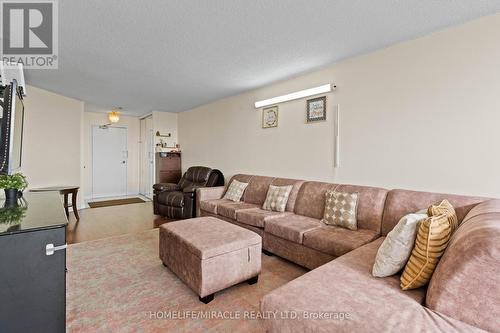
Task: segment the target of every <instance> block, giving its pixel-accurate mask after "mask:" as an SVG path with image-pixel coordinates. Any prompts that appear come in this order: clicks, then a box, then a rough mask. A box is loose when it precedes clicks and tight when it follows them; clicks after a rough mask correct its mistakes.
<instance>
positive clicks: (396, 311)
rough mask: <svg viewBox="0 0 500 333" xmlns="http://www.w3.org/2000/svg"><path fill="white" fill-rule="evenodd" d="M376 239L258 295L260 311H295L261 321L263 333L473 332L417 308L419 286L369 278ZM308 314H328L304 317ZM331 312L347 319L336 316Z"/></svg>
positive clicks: (420, 298)
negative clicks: (406, 288) (407, 287)
mask: <svg viewBox="0 0 500 333" xmlns="http://www.w3.org/2000/svg"><path fill="white" fill-rule="evenodd" d="M381 243H382V238H379V239H377V240H376V241H374V242H372V243H369V244H367V245H365V246H363V247H361V248H359V249H356V250H354V251H352V252H350V253H348V254H346V255H344V256H342V257H340V258H338V259H335V260H333V261H331V262H329V263H327V264H325V265H323V266H321V267H318V268H317V269H315V270H313V271H310V272H309V273H306V274H304V275H302V276H301V277H299V278H297V279H295V280H293V281H291V282H289V283H287V284H286V285H284V286H282V287H280V288H278V289H275V290H273V291H272V292H271V293H269V294H267V295H266V296H264V298H263V299H262V301H261V307H260V308H261V311H263V313H278V314H280V313H286V311H289V312H288V313H294V314H296V315H297V318H296V319H286V318H284V316H280V315H278V316H277V317H276V318H273V317H272V316H271V318H270V319H267V320H264V321H263V323H264V326H265V328H266V330H267V332H269V333H274V332H290V333H291V332H450V331H453V332H457V331H458V332H475V331H478V330H477V329H475V328H474V327H471V326H469V325H467V324H465V323H462V322H459V321H457V320H455V319H451V318H448V317H446V316H443V315H440V314H438V313H435V312H433V311H430V310H429V309H426V308H425V307H423V306H422V305H421V303H422V302H423V300H424V298H425V289H415V290H411V291H402V290H401V289H400V288H399V277H398V276H391V277H387V278H382V279H381V278H375V277H373V276H372V275H371V268H372V266H373V262H374V259H375V254H376V253H377V249H378V247H379V246H380V244H381ZM308 314H309V315H310V316H311V315H314V314H326V315H329V314H331V315H332V317H334V318H331V319H325V317H322V318H318V319H313V318H306V315H308ZM335 314H339V315H341V314H347V315H348V318H347V319H344V320H341V319H338V318H335ZM337 317H338V316H337Z"/></svg>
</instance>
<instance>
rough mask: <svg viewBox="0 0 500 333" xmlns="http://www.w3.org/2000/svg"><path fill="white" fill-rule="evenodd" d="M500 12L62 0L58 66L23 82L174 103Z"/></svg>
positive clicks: (139, 108) (466, 1) (144, 103)
mask: <svg viewBox="0 0 500 333" xmlns="http://www.w3.org/2000/svg"><path fill="white" fill-rule="evenodd" d="M498 11H500V0H488V1H485V0H482V1H480V0H453V1H451V0H440V1H436V0H405V1H401V0H377V1H373V0H272V1H270V0H251V1H249V0H210V1H208V0H206V1H203V0H175V1H174V0H148V1H137V0H106V1H103V0H85V1H82V0H63V1H59V69H58V70H28V71H27V72H26V80H27V82H28V84H32V85H34V86H37V87H40V88H44V89H47V90H50V91H53V92H56V93H60V94H62V95H66V96H69V97H73V98H77V99H80V100H83V101H85V102H86V103H89V104H90V105H94V106H98V107H95V109H97V108H112V107H113V106H118V105H119V106H122V107H123V108H124V113H128V114H134V115H141V114H146V113H148V112H150V111H152V110H159V111H170V112H180V111H185V110H189V109H191V108H193V107H195V106H198V105H202V104H205V103H207V102H210V101H214V100H217V99H220V98H223V97H226V96H230V95H234V94H238V93H241V92H244V91H246V90H250V89H254V88H257V87H261V86H263V85H267V84H270V83H272V82H275V81H279V80H283V79H286V78H289V77H293V76H296V75H298V74H300V73H304V72H308V71H312V70H314V69H318V68H321V67H323V66H325V65H327V64H330V63H333V62H336V61H339V60H341V59H345V58H348V57H352V56H355V55H358V54H362V53H366V52H369V51H372V50H376V49H380V48H383V47H386V46H388V45H391V44H395V43H398V42H401V41H404V40H408V39H412V38H416V37H418V36H422V35H425V34H427V33H429V32H432V31H436V30H440V29H443V28H445V27H448V26H451V25H456V24H461V23H463V22H466V21H468V20H472V19H474V18H478V17H480V16H484V15H488V14H493V13H496V12H498Z"/></svg>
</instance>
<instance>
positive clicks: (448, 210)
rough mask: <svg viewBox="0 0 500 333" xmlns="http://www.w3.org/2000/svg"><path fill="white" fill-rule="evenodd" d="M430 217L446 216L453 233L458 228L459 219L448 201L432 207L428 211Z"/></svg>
mask: <svg viewBox="0 0 500 333" xmlns="http://www.w3.org/2000/svg"><path fill="white" fill-rule="evenodd" d="M427 213H428V214H429V216H435V215H441V214H445V215H446V217H447V218H448V221H449V222H450V226H451V232H453V231H455V230H456V229H457V228H458V217H457V213H455V209H454V208H453V206H452V205H451V203H450V202H449V201H448V200H443V201H441V203H440V204H439V205H432V206H430V207H429V209H428V210H427Z"/></svg>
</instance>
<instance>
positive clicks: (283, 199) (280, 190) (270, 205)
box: [262, 185, 292, 212]
mask: <svg viewBox="0 0 500 333" xmlns="http://www.w3.org/2000/svg"><path fill="white" fill-rule="evenodd" d="M291 191H292V185H289V186H274V185H269V189H268V190H267V196H266V201H264V204H263V205H262V209H265V210H272V211H275V212H284V211H285V208H286V203H287V202H288V196H289V195H290V192H291Z"/></svg>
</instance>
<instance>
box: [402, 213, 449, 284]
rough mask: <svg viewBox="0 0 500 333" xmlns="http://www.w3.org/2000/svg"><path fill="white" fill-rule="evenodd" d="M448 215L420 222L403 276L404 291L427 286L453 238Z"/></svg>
mask: <svg viewBox="0 0 500 333" xmlns="http://www.w3.org/2000/svg"><path fill="white" fill-rule="evenodd" d="M451 230H452V229H451V225H450V222H449V221H448V216H446V214H441V215H438V216H430V217H428V218H426V219H425V220H423V221H422V222H420V224H419V227H418V231H417V238H416V239H415V245H414V246H413V250H412V251H411V255H410V259H408V262H407V263H406V266H405V269H404V271H403V275H401V288H402V289H403V290H408V289H415V288H418V287H422V286H425V285H426V284H427V283H429V281H430V280H431V276H432V273H434V269H435V268H436V266H437V264H438V262H439V259H441V256H442V255H443V253H444V251H445V250H446V247H447V246H448V242H449V241H450V237H451Z"/></svg>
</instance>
